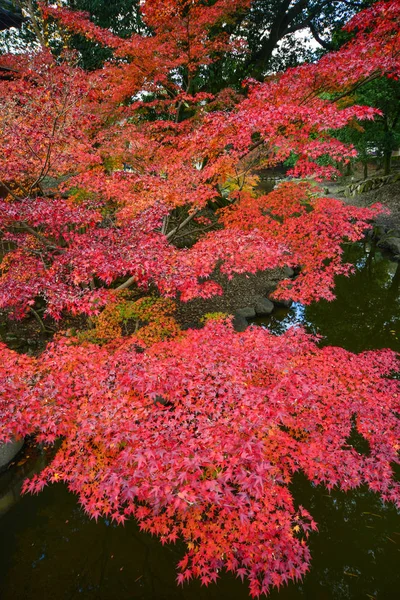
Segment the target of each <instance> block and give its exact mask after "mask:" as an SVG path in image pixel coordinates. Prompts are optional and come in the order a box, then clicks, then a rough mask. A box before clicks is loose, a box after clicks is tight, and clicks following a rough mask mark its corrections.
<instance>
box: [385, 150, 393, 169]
mask: <svg viewBox="0 0 400 600" xmlns="http://www.w3.org/2000/svg"><path fill="white" fill-rule="evenodd" d="M391 160H392V151H391V150H385V154H384V155H383V165H384V175H389V174H390V166H391Z"/></svg>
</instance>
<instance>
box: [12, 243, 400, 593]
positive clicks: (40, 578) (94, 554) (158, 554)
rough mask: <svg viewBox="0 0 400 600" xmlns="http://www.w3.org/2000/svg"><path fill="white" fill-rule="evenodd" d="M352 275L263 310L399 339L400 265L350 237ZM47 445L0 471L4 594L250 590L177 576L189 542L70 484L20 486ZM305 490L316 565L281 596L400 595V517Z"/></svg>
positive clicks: (361, 346) (341, 335)
mask: <svg viewBox="0 0 400 600" xmlns="http://www.w3.org/2000/svg"><path fill="white" fill-rule="evenodd" d="M347 260H349V261H351V262H353V263H354V264H355V266H356V273H355V275H353V276H352V277H351V278H349V279H346V278H342V277H341V278H338V281H337V288H336V294H337V300H336V301H335V302H333V303H327V302H319V303H318V304H314V305H312V306H310V307H303V306H301V305H298V304H296V305H294V306H293V307H292V308H291V309H289V310H287V309H281V310H277V311H276V312H275V313H273V315H272V317H270V318H269V319H264V320H263V321H262V322H259V323H260V324H262V325H263V326H266V327H269V328H270V329H272V330H273V331H275V332H277V333H279V332H282V331H283V330H284V329H286V328H287V327H289V326H290V325H293V324H295V323H301V324H303V325H305V326H306V327H307V329H308V330H309V331H312V332H315V333H319V334H321V335H323V336H324V339H323V341H322V342H321V343H324V344H330V345H340V346H343V347H345V348H347V349H349V350H352V351H355V352H359V351H362V350H365V349H372V348H382V347H391V348H393V349H395V350H399V351H400V291H399V289H400V265H399V263H395V262H392V261H390V260H389V258H388V257H385V256H383V255H382V254H380V253H378V252H377V251H374V250H371V249H370V248H364V247H363V246H361V245H360V246H353V247H351V248H349V249H348V251H347ZM48 454H49V451H48V450H47V451H46V450H37V449H34V448H30V447H29V446H28V447H27V448H26V450H25V453H24V454H22V455H21V456H20V457H18V459H17V461H18V462H19V466H15V467H13V468H11V469H9V470H8V471H7V472H5V473H3V474H2V475H0V600H25V599H26V600H31V599H32V600H39V599H40V600H48V599H53V598H54V599H55V598H57V599H61V600H77V599H80V598H81V599H84V600H86V599H88V600H114V599H115V600H130V599H138V600H139V599H140V600H175V599H176V600H189V599H190V600H191V599H194V600H196V599H199V600H202V599H206V598H210V599H221V600H230V599H232V600H245V599H247V598H248V597H249V596H248V591H247V587H246V584H242V583H241V582H240V580H238V579H235V578H234V577H233V576H231V575H226V574H222V576H221V578H220V581H219V583H218V584H217V585H211V586H209V587H208V588H204V587H201V586H200V585H199V584H198V582H196V581H195V582H191V583H190V584H188V585H185V586H184V587H183V588H181V587H180V588H178V587H177V586H176V584H175V575H176V573H175V565H176V563H177V562H178V561H179V559H180V558H181V557H182V555H183V553H184V547H183V545H180V544H177V545H175V546H172V545H168V546H164V547H162V545H161V544H160V543H159V541H158V540H157V539H156V538H152V537H151V536H149V535H147V534H143V533H140V532H139V530H138V528H137V527H136V526H135V524H134V523H133V522H129V523H127V524H126V525H125V527H121V526H116V525H114V524H113V523H110V522H109V521H108V520H107V519H101V520H99V522H98V523H97V524H96V523H95V522H94V521H91V520H89V519H88V518H87V517H86V516H85V514H84V513H83V512H82V511H81V509H80V508H79V506H78V505H77V502H76V499H75V497H74V496H73V495H72V494H70V493H69V492H68V491H67V490H66V488H65V487H64V486H63V485H62V484H55V485H52V486H51V487H48V488H46V489H45V490H44V491H43V492H42V493H41V494H39V495H38V496H24V497H22V498H21V497H20V496H19V489H20V486H21V482H22V480H23V479H24V478H25V477H26V476H28V475H30V474H32V473H33V472H34V471H35V470H39V469H40V468H42V467H43V465H44V464H45V463H46V461H47V460H48ZM292 490H293V493H294V495H295V499H296V501H297V502H299V503H301V504H303V505H304V506H305V507H306V508H307V509H308V510H309V511H310V512H311V514H312V515H313V517H314V519H315V520H316V521H317V522H318V526H319V532H317V533H315V534H313V535H312V536H311V538H310V549H311V553H312V557H313V559H312V564H311V570H310V572H309V574H308V575H307V577H305V579H304V580H303V581H302V582H301V583H300V584H290V585H289V586H288V587H285V588H283V589H282V590H281V591H280V592H273V593H272V594H271V595H270V596H269V598H271V599H273V600H299V599H303V600H304V599H306V600H347V599H351V600H358V599H365V600H368V599H369V600H375V599H377V600H378V599H379V600H391V599H397V598H399V597H400V591H399V589H400V568H399V567H400V563H399V559H400V519H399V517H398V515H397V513H396V510H395V509H394V507H393V506H391V505H383V504H382V503H381V501H380V500H379V497H378V496H377V495H376V494H373V493H371V492H369V491H368V490H367V489H365V488H360V489H358V490H356V491H354V492H352V493H347V494H344V493H342V492H338V491H334V492H332V493H331V494H328V493H327V491H326V490H325V489H324V488H322V487H315V486H313V485H311V484H309V483H308V482H307V481H306V480H305V478H304V477H302V476H301V475H298V476H297V477H296V478H295V480H294V481H293V484H292Z"/></svg>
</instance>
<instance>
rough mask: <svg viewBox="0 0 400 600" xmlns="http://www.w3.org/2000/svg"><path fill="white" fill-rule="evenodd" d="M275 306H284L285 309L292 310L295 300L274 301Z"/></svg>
mask: <svg viewBox="0 0 400 600" xmlns="http://www.w3.org/2000/svg"><path fill="white" fill-rule="evenodd" d="M274 304H275V306H283V307H284V308H290V307H291V306H292V304H293V300H274Z"/></svg>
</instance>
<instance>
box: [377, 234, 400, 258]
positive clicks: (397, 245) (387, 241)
mask: <svg viewBox="0 0 400 600" xmlns="http://www.w3.org/2000/svg"><path fill="white" fill-rule="evenodd" d="M378 246H379V248H384V249H385V250H389V252H392V253H393V254H395V255H396V254H400V237H388V238H383V239H381V240H379V242H378Z"/></svg>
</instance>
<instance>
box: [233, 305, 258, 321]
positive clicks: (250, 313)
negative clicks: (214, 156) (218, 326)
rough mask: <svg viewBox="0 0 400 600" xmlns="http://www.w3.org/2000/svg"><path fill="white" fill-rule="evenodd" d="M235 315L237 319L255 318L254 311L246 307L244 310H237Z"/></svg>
mask: <svg viewBox="0 0 400 600" xmlns="http://www.w3.org/2000/svg"><path fill="white" fill-rule="evenodd" d="M235 315H238V316H239V317H244V318H245V319H252V318H253V317H255V316H256V311H255V310H254V308H253V307H252V306H246V307H245V308H239V309H238V310H237V311H236V313H235Z"/></svg>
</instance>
